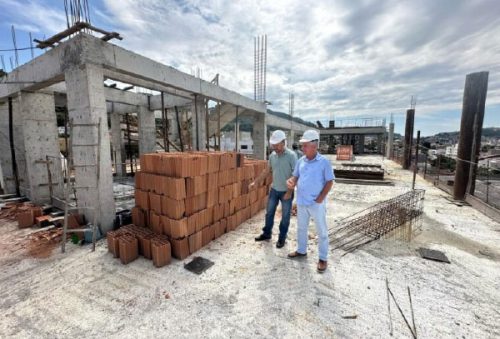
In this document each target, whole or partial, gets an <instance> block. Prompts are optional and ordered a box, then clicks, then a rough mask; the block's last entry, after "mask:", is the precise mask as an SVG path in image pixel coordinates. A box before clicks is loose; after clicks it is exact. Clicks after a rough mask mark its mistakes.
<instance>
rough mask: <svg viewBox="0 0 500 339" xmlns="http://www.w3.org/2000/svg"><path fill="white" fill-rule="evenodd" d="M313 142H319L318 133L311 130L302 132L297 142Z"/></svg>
mask: <svg viewBox="0 0 500 339" xmlns="http://www.w3.org/2000/svg"><path fill="white" fill-rule="evenodd" d="M313 140H318V141H319V133H318V131H315V130H313V129H308V130H307V131H305V132H304V134H303V135H302V138H301V139H300V140H299V142H309V141H313Z"/></svg>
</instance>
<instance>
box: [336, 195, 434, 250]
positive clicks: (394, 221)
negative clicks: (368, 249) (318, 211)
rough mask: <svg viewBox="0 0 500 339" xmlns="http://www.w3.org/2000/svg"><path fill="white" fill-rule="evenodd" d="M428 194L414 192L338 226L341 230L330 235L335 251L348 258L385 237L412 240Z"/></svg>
mask: <svg viewBox="0 0 500 339" xmlns="http://www.w3.org/2000/svg"><path fill="white" fill-rule="evenodd" d="M424 194H425V191H424V190H412V191H409V192H406V193H404V194H401V195H398V196H397V197H394V198H392V199H389V200H386V201H382V202H380V203H378V204H375V205H373V206H371V207H369V208H367V209H364V210H362V211H360V212H358V213H355V214H353V215H352V216H349V217H347V218H345V219H343V220H341V221H340V222H338V223H336V224H337V228H336V229H330V232H329V237H330V243H331V244H332V245H333V249H334V250H335V249H343V250H344V251H346V253H345V254H347V253H350V252H352V251H354V250H356V249H358V248H360V247H361V246H363V245H366V244H368V243H370V242H372V241H374V240H377V239H380V238H381V237H383V236H400V237H403V238H404V239H405V240H407V241H409V240H411V238H412V234H413V232H415V231H416V230H417V229H418V228H419V225H420V222H421V216H422V210H423V200H424ZM403 226H405V227H403Z"/></svg>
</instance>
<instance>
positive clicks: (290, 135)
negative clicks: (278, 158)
mask: <svg viewBox="0 0 500 339" xmlns="http://www.w3.org/2000/svg"><path fill="white" fill-rule="evenodd" d="M288 140H289V142H288V147H290V148H292V145H293V143H294V142H295V131H294V130H293V129H292V130H290V133H289V135H288Z"/></svg>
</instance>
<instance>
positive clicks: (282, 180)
mask: <svg viewBox="0 0 500 339" xmlns="http://www.w3.org/2000/svg"><path fill="white" fill-rule="evenodd" d="M285 140H286V135H285V132H283V131H281V130H276V131H274V132H273V133H272V135H271V138H270V139H269V143H270V144H271V147H272V148H273V150H274V152H273V153H271V155H270V156H269V166H268V169H267V170H265V171H264V172H262V173H261V174H260V175H259V176H258V177H257V179H255V181H254V182H253V183H251V184H250V186H249V189H253V188H254V187H255V186H256V185H257V184H258V183H260V182H261V181H262V180H264V178H266V177H267V175H268V174H269V171H271V172H272V174H273V183H272V186H271V191H270V192H269V197H268V200H267V209H266V223H265V226H264V228H263V229H262V234H261V235H260V236H258V237H257V238H255V241H263V240H269V239H271V236H272V231H273V224H274V215H275V213H276V208H277V207H278V203H279V202H281V222H280V235H279V238H278V241H277V242H276V247H277V248H282V247H283V246H284V245H285V240H286V235H287V233H288V227H289V225H290V214H291V211H292V201H293V190H289V189H288V187H287V184H286V181H287V180H288V179H289V178H290V177H291V176H292V173H293V170H294V168H295V163H296V162H297V156H296V155H295V153H294V152H293V151H292V150H290V149H289V148H287V147H286V145H285Z"/></svg>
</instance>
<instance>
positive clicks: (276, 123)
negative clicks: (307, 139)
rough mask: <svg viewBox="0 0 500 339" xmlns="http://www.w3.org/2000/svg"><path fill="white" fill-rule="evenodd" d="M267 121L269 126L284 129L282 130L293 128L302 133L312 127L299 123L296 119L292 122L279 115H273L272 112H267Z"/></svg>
mask: <svg viewBox="0 0 500 339" xmlns="http://www.w3.org/2000/svg"><path fill="white" fill-rule="evenodd" d="M266 123H267V125H268V126H273V127H276V128H278V129H282V130H288V131H289V130H291V129H292V128H293V130H294V131H295V132H301V133H303V132H305V131H307V130H308V129H311V126H307V125H304V124H301V123H298V122H296V121H294V122H293V123H292V122H291V121H290V120H288V119H283V118H281V117H277V116H275V115H272V114H266Z"/></svg>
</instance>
